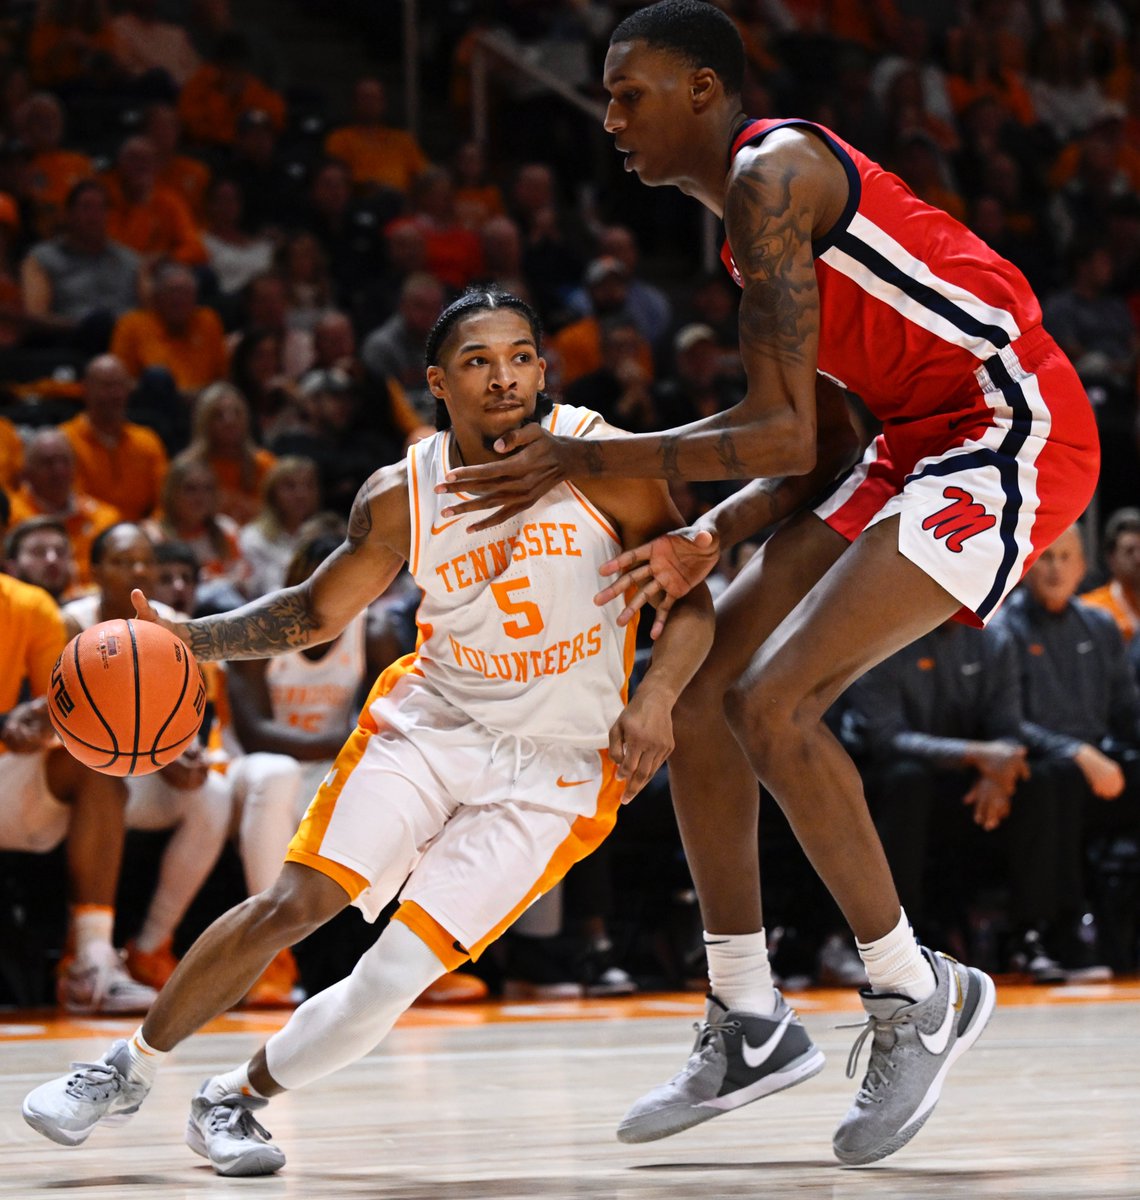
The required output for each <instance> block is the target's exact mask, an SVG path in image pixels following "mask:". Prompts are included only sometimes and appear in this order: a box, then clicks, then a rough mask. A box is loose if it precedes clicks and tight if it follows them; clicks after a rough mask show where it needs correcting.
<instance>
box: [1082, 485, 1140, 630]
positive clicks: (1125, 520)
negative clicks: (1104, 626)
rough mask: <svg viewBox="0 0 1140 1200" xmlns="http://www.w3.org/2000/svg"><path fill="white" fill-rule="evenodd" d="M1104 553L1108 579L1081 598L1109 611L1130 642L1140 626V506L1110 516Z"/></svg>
mask: <svg viewBox="0 0 1140 1200" xmlns="http://www.w3.org/2000/svg"><path fill="white" fill-rule="evenodd" d="M1103 554H1104V565H1105V566H1106V567H1107V568H1108V573H1109V580H1108V582H1107V583H1106V584H1104V585H1103V586H1102V587H1098V588H1095V589H1094V590H1093V591H1091V592H1085V594H1084V595H1083V596H1082V597H1081V600H1082V601H1083V602H1084V603H1085V604H1091V605H1093V606H1094V607H1095V608H1101V609H1103V610H1104V611H1105V612H1106V613H1108V615H1109V616H1110V617H1112V619H1113V620H1114V621H1115V622H1116V627H1117V629H1119V630H1120V636H1121V637H1122V638H1123V639H1124V642H1125V645H1127V644H1129V643H1130V642H1131V641H1132V639H1133V638H1134V637H1135V636H1136V631H1137V629H1140V508H1118V509H1117V510H1116V512H1114V513H1113V514H1112V516H1110V517H1109V518H1108V523H1107V524H1106V525H1105V527H1104V543H1103Z"/></svg>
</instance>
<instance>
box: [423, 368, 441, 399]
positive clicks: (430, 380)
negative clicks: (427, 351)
mask: <svg viewBox="0 0 1140 1200" xmlns="http://www.w3.org/2000/svg"><path fill="white" fill-rule="evenodd" d="M443 379H444V376H443V368H442V367H428V369H427V384H428V389H429V390H430V392H431V394H432V395H433V396H434V397H435V398H436V399H437V400H443V399H444V398H445V388H444V382H443Z"/></svg>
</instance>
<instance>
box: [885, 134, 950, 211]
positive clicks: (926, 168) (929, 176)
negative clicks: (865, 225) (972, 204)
mask: <svg viewBox="0 0 1140 1200" xmlns="http://www.w3.org/2000/svg"><path fill="white" fill-rule="evenodd" d="M891 166H892V168H893V169H894V170H895V172H896V173H897V174H898V175H899V176H900V178H901V179H902V180H903V181H904V182H905V183H906V185H907V186H908V187H909V188H910V189H911V191H912V192H914V194H915V195H916V196H917V197H918V198H919V199H920V200H925V201H926V203H927V204H930V205H932V206H933V207H934V208H940V209H942V210H943V211H944V212H948V213H949V214H950V215H951V216H952V217H953V218H954V219H955V220H956V221H965V219H966V202H965V201H964V200H963V199H962V196H961V194H960V193H959V192H958V190H957V188H956V187H955V186H954V183H953V181H952V179H951V177H950V168H949V164H948V163H947V161H946V158H945V156H944V155H943V153H942V150H941V149H940V147H939V146H938V144H937V143H936V142H935V141H934V139H933V138H932V137H931V136H930V135H929V134H928V133H926V132H925V131H924V130H921V129H915V128H912V129H909V130H907V131H906V132H904V133H903V134H901V135H900V137H899V142H898V149H897V150H896V152H895V155H894V162H893V163H891Z"/></svg>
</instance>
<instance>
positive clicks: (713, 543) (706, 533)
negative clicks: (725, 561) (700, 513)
mask: <svg viewBox="0 0 1140 1200" xmlns="http://www.w3.org/2000/svg"><path fill="white" fill-rule="evenodd" d="M719 559H720V539H719V538H718V537H717V536H716V534H715V533H713V532H712V531H711V530H708V529H697V528H695V527H692V526H690V527H689V528H687V529H676V530H674V531H673V532H672V533H663V534H662V535H661V536H660V537H659V538H654V540H653V541H652V542H647V543H646V544H645V545H643V546H637V547H635V548H634V549H633V550H627V551H626V552H625V553H624V554H619V555H618V556H617V558H611V559H610V561H609V562H607V563H603V564H602V568H601V571H602V574H603V575H618V578H617V579H615V580H614V581H613V583H611V584H610V585H609V587H607V588H604V589H603V590H602V591H600V592H599V593H598V594H597V595H596V596H595V597H594V603H595V604H599V605H600V604H608V603H609V602H610V601H611V600H612V599H613V598H614V597H615V596H624V595H625V593H626V592H627V591H628V590H629V589H630V588H631V587H632V588H636V589H637V590H636V591H635V592H634V594H633V595H632V596H631V597H630V599H629V601H628V602H627V604H626V606H625V608H623V609H622V611H621V614H620V615H619V616H618V624H619V625H626V624H628V623H629V622H630V621H631V620H633V617H634V615H635V614H636V613H637V611H638V609H640V608H641V607H642V606H643V605H644V604H646V603H647V602H648V603H649V604H652V605H653V606H654V607H655V608H656V609H657V615H656V616H655V617H654V620H653V629H652V630H651V631H650V637H652V638H658V637H660V636H661V632H662V630H663V629H664V628H665V622H666V621H667V620H668V619H669V610H670V609H671V608H672V607H673V605H674V603H675V602H676V601H678V600H680V599H681V597H682V596H684V595H685V594H686V593H688V592H691V591H692V590H693V588H695V587H696V586H697V584H698V583H700V582H701V580H702V579H704V577H705V576H706V575H707V574H708V573H709V572H710V571H711V570H712V569H713V567H715V566H716V564H717V562H718V560H719ZM619 572H620V575H619V574H618V573H619Z"/></svg>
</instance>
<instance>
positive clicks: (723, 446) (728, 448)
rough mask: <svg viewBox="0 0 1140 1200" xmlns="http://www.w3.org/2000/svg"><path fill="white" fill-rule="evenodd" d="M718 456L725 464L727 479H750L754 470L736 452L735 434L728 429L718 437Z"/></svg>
mask: <svg viewBox="0 0 1140 1200" xmlns="http://www.w3.org/2000/svg"><path fill="white" fill-rule="evenodd" d="M716 456H717V458H719V459H720V461H721V464H722V465H723V466H724V469H725V472H726V475H725V478H726V479H748V478H749V477H750V476H751V474H752V472H751V471H749V470H748V468H747V467H746V466H745V465H744V463H743V462H742V461H741V459H740V455H739V454H738V453H737V452H736V440H735V434H734V433H733V432H732V430H730V429H726V430H725V431H724V432H723V433H722V434H721V435H720V437H719V438H718V439H717V444H716Z"/></svg>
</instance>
